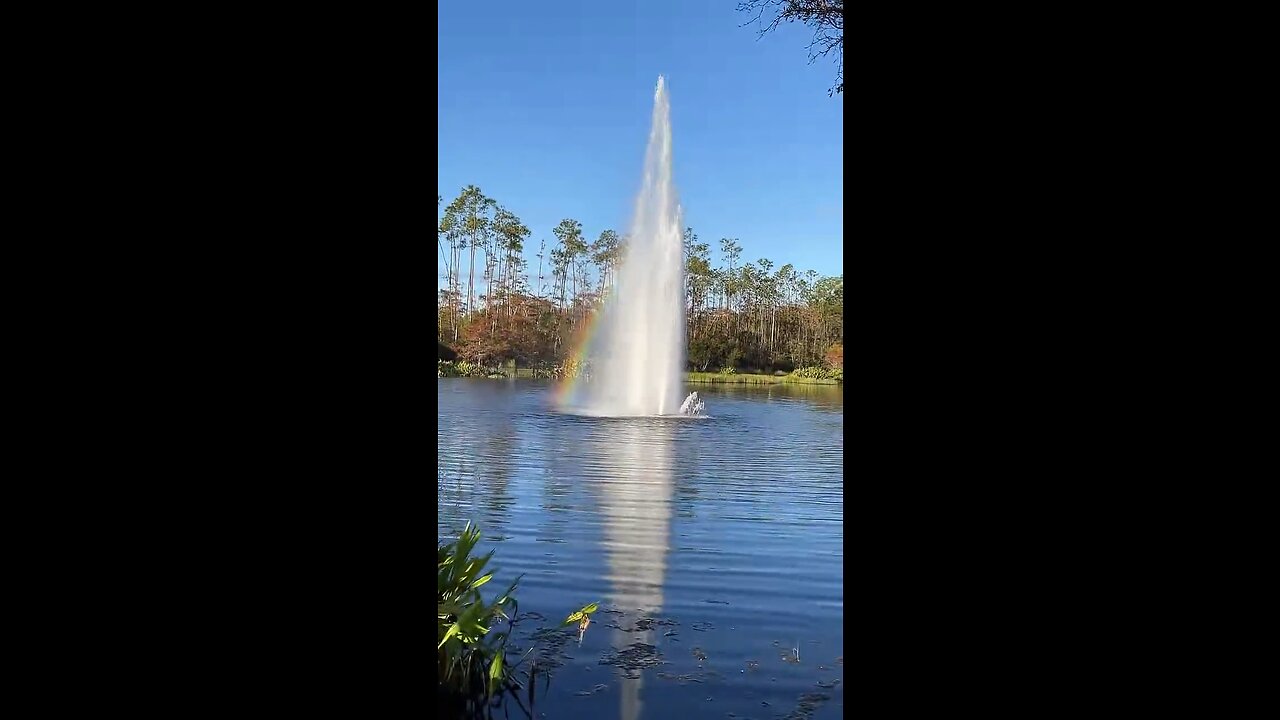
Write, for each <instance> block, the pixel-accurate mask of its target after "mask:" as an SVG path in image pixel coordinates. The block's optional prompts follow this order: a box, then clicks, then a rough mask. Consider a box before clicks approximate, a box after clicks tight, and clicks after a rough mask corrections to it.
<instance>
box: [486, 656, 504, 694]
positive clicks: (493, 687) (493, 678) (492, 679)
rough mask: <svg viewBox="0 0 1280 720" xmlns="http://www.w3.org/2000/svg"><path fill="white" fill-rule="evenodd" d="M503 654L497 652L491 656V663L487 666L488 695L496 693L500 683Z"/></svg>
mask: <svg viewBox="0 0 1280 720" xmlns="http://www.w3.org/2000/svg"><path fill="white" fill-rule="evenodd" d="M504 655H506V653H505V652H502V651H499V652H498V654H496V655H494V656H493V663H492V664H491V665H489V694H490V695H492V694H494V693H495V692H497V691H498V686H499V685H500V684H501V683H502V657H503V656H504Z"/></svg>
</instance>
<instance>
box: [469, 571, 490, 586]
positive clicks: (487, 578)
mask: <svg viewBox="0 0 1280 720" xmlns="http://www.w3.org/2000/svg"><path fill="white" fill-rule="evenodd" d="M492 579H493V573H489V574H488V575H485V576H484V577H482V578H480V579H479V580H476V581H475V582H473V583H471V589H472V590H475V589H476V588H478V587H480V586H481V585H483V584H485V583H487V582H489V581H490V580H492Z"/></svg>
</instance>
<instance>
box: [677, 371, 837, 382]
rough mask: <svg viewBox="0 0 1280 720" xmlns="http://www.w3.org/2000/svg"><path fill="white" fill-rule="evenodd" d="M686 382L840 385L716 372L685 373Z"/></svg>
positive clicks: (802, 379) (772, 376) (752, 374)
mask: <svg viewBox="0 0 1280 720" xmlns="http://www.w3.org/2000/svg"><path fill="white" fill-rule="evenodd" d="M684 379H685V381H686V382H691V383H709V384H717V383H722V384H726V385H782V384H787V385H840V384H842V383H841V382H840V381H839V380H829V379H821V380H820V379H817V378H803V377H798V376H795V375H782V376H777V375H763V374H756V373H734V374H732V375H725V374H722V373H718V372H687V373H685V374H684Z"/></svg>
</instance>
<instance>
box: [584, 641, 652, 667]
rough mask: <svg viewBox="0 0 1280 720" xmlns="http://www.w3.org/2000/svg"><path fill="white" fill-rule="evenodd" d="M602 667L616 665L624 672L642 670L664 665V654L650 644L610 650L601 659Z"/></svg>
mask: <svg viewBox="0 0 1280 720" xmlns="http://www.w3.org/2000/svg"><path fill="white" fill-rule="evenodd" d="M599 664H601V665H615V666H617V667H620V668H622V669H623V670H628V671H630V670H642V669H644V668H649V667H656V666H658V665H661V664H662V654H661V653H660V652H658V648H656V647H654V646H653V645H650V644H648V643H633V644H632V645H629V646H628V647H627V648H625V649H623V650H621V651H619V650H615V649H610V650H609V652H607V653H606V654H605V656H604V657H602V658H600V663H599Z"/></svg>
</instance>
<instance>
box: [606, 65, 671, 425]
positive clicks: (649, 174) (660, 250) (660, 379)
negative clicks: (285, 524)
mask: <svg viewBox="0 0 1280 720" xmlns="http://www.w3.org/2000/svg"><path fill="white" fill-rule="evenodd" d="M670 109H671V105H670V101H669V100H668V98H667V84H666V81H665V80H664V79H663V78H662V77H661V76H659V77H658V88H657V90H656V91H655V92H654V95H653V124H652V127H651V129H650V130H649V147H648V149H647V150H646V151H645V158H644V183H643V185H642V186H641V188H640V195H639V196H638V197H637V198H636V208H635V217H634V219H633V220H632V223H631V233H630V241H629V243H628V245H627V249H626V255H625V257H624V259H623V262H622V267H621V268H620V270H619V272H618V279H617V285H616V287H615V288H614V291H613V293H612V294H611V295H610V297H609V300H608V301H607V302H606V304H605V307H604V309H603V313H604V316H603V317H602V319H601V320H600V323H601V324H600V330H599V336H598V341H599V342H598V345H597V346H596V347H594V348H592V349H591V351H592V352H591V354H592V355H593V356H594V357H593V358H592V359H593V363H592V365H593V370H592V373H591V379H590V381H588V382H587V383H586V384H585V385H584V386H583V387H582V395H583V397H582V407H581V409H583V410H585V411H586V412H589V413H591V414H593V415H613V416H619V415H674V414H676V413H678V412H681V411H682V410H684V408H681V402H680V396H681V394H682V387H683V385H684V365H685V348H684V248H683V236H682V234H681V226H682V218H681V213H680V206H679V204H678V201H677V199H676V188H675V183H674V181H673V179H672V171H671V113H670Z"/></svg>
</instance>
